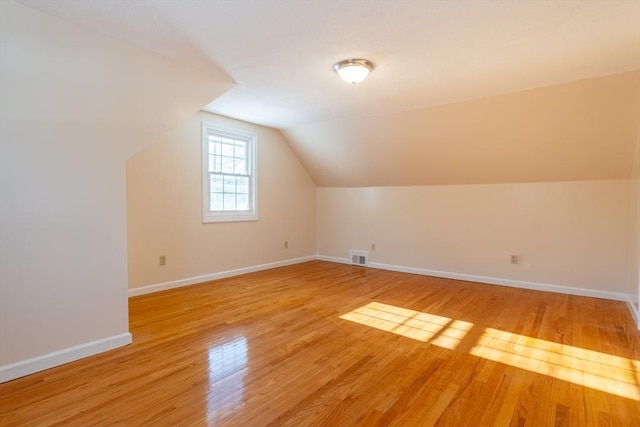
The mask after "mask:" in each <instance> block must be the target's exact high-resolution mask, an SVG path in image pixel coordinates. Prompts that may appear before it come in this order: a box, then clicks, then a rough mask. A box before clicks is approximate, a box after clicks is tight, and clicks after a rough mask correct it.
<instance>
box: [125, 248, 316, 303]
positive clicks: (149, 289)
mask: <svg viewBox="0 0 640 427" xmlns="http://www.w3.org/2000/svg"><path fill="white" fill-rule="evenodd" d="M315 259H316V257H315V256H313V255H312V256H306V257H301V258H292V259H287V260H284V261H276V262H270V263H267V264H260V265H254V266H250V267H243V268H238V269H235V270H227V271H221V272H218V273H211V274H204V275H202V276H195V277H188V278H186V279H179V280H172V281H170V282H163V283H157V284H154V285H147V286H141V287H139V288H131V289H129V298H131V297H136V296H139V295H145V294H151V293H154V292H161V291H166V290H169V289H174V288H181V287H183V286H190V285H197V284H199V283H203V282H209V281H211V280H218V279H224V278H226V277H232V276H239V275H241V274H246V273H253V272H256V271H262V270H269V269H271V268H276V267H284V266H286V265H293V264H299V263H301V262H307V261H313V260H315Z"/></svg>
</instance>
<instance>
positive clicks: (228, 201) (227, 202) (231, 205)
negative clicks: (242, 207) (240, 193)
mask: <svg viewBox="0 0 640 427" xmlns="http://www.w3.org/2000/svg"><path fill="white" fill-rule="evenodd" d="M224 210H225V211H235V210H236V195H235V194H227V193H225V194H224Z"/></svg>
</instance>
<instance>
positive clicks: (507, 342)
mask: <svg viewBox="0 0 640 427" xmlns="http://www.w3.org/2000/svg"><path fill="white" fill-rule="evenodd" d="M340 318H341V319H344V320H349V321H352V322H355V323H359V324H361V325H366V326H369V327H372V328H376V329H379V330H382V331H386V332H391V333H394V334H396V335H401V336H403V337H407V338H411V339H414V340H418V341H422V342H428V343H430V344H434V345H437V346H439V347H444V348H447V349H450V350H454V349H455V348H456V347H457V346H458V344H459V343H460V342H461V341H462V340H463V339H464V338H465V336H467V333H468V332H469V331H470V330H471V328H473V326H474V324H473V323H470V322H465V321H462V320H454V319H451V318H448V317H444V316H438V315H435V314H430V313H424V312H420V311H415V310H409V309H406V308H402V307H396V306H393V305H389V304H384V303H380V302H371V303H369V304H367V305H364V306H362V307H359V308H357V309H355V310H353V311H350V312H349V313H346V314H344V315H342V316H340ZM476 336H477V335H476ZM469 353H470V354H472V355H474V356H477V357H482V358H484V359H488V360H493V361H495V362H499V363H504V364H507V365H510V366H513V367H516V368H520V369H525V370H528V371H531V372H535V373H537V374H542V375H548V376H551V377H553V378H557V379H559V380H563V381H568V382H571V383H573V384H577V385H580V386H584V387H589V388H592V389H595V390H600V391H604V392H606V393H611V394H615V395H617V396H622V397H625V398H628V399H633V400H637V401H640V384H638V382H637V378H638V373H639V372H640V361H638V360H633V359H627V358H624V357H620V356H614V355H611V354H607V353H601V352H598V351H593V350H587V349H584V348H580V347H574V346H570V345H566V344H560V343H556V342H552V341H545V340H541V339H538V338H533V337H528V336H525V335H520V334H514V333H511V332H506V331H501V330H498V329H492V328H486V329H485V330H484V332H483V333H482V335H481V336H480V338H479V339H478V341H477V342H475V343H474V346H473V348H472V349H471V350H470V351H469Z"/></svg>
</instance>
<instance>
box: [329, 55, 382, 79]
mask: <svg viewBox="0 0 640 427" xmlns="http://www.w3.org/2000/svg"><path fill="white" fill-rule="evenodd" d="M373 67H374V65H373V63H372V62H371V61H368V60H366V59H362V58H355V59H345V60H344V61H340V62H338V63H337V64H335V65H334V66H333V69H334V70H335V71H336V73H338V75H339V76H340V77H341V78H342V80H344V81H345V82H347V83H351V84H356V83H360V82H361V81H363V80H364V79H366V78H367V76H368V75H369V73H370V72H371V71H372V70H373Z"/></svg>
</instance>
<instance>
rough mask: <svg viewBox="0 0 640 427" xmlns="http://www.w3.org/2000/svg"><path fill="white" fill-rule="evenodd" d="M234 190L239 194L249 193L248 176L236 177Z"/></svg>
mask: <svg viewBox="0 0 640 427" xmlns="http://www.w3.org/2000/svg"><path fill="white" fill-rule="evenodd" d="M236 192H237V193H239V194H249V178H247V177H241V176H239V177H238V179H237V189H236Z"/></svg>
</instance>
